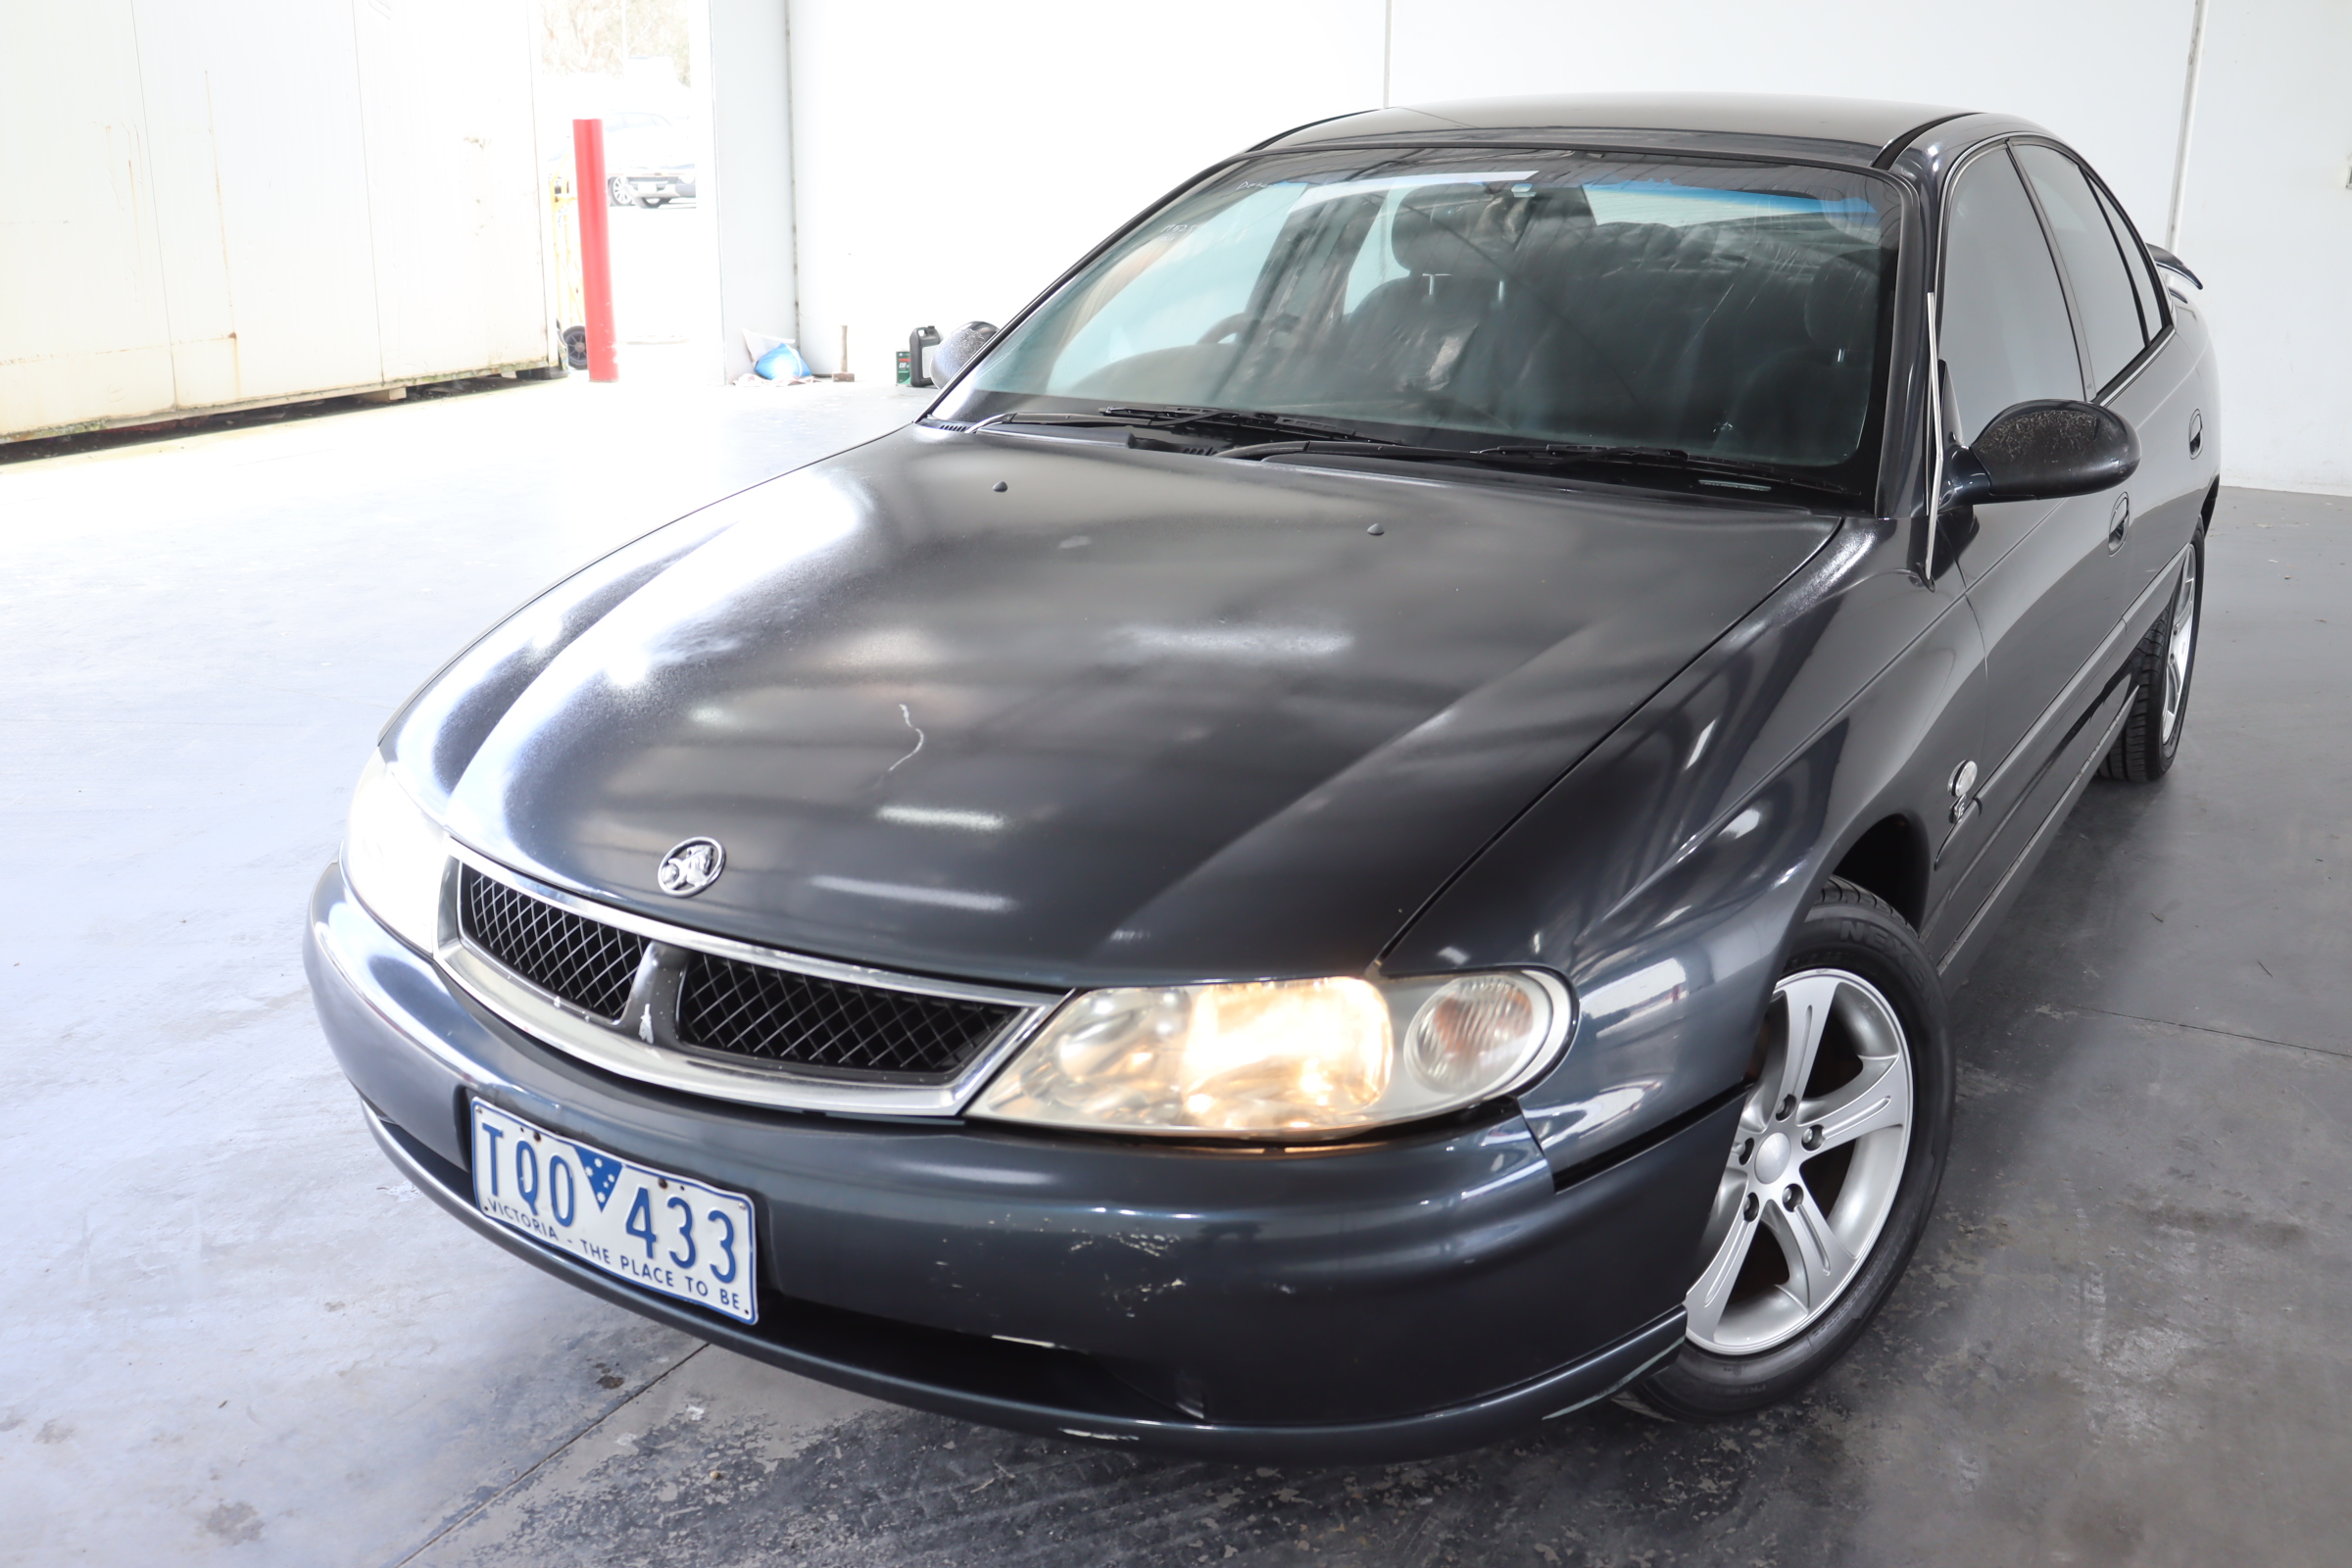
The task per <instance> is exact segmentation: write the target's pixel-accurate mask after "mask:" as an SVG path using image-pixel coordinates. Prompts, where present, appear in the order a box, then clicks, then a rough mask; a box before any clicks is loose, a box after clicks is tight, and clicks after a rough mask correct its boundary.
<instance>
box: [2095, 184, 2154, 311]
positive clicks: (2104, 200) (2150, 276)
mask: <svg viewBox="0 0 2352 1568" xmlns="http://www.w3.org/2000/svg"><path fill="white" fill-rule="evenodd" d="M2091 194H2092V195H2094V196H2096V197H2098V199H2099V211H2100V212H2102V213H2105V214H2106V215H2107V226H2108V227H2109V228H2112V229H2114V230H2115V242H2116V244H2118V245H2120V246H2122V247H2123V251H2124V270H2125V271H2127V272H2129V273H2131V292H2132V293H2134V294H2136V295H2138V296H2139V324H2140V326H2141V327H2142V328H2143V329H2144V330H2145V331H2146V332H2147V334H2148V336H2150V337H2154V336H2155V335H2156V334H2157V333H2159V332H2161V331H2163V330H2164V286H2163V285H2162V284H2161V283H2159V282H2158V281H2157V279H2156V265H2155V264H2154V263H2153V262H2151V261H2149V260H2148V253H2147V252H2146V251H2144V250H2142V249H2140V245H2139V240H2138V239H2137V238H2136V237H2135V236H2134V235H2133V234H2132V232H2131V221H2130V220H2128V219H2127V218H2125V217H2124V214H2123V210H2122V209H2121V208H2119V207H2117V206H2116V205H2115V198H2113V197H2112V196H2109V195H2108V194H2107V193H2106V192H2105V191H2103V190H2101V189H2099V188H2098V187H2097V186H2096V185H2093V186H2092V187H2091Z"/></svg>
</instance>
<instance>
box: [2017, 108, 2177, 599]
mask: <svg viewBox="0 0 2352 1568" xmlns="http://www.w3.org/2000/svg"><path fill="white" fill-rule="evenodd" d="M2016 152H2017V162H2018V167H2019V168H2020V169H2022V170H2023V171H2024V172H2025V175H2026V183H2027V185H2028V187H2029V188H2030V189H2031V190H2032V191H2033V192H2034V201H2035V203H2036V205H2038V206H2039V207H2040V209H2041V214H2042V218H2043V220H2044V221H2046V223H2047V224H2048V227H2049V230H2050V235H2051V237H2052V238H2053V239H2054V240H2055V241H2056V242H2057V251H2058V257H2059V261H2060V263H2061V264H2062V268H2063V270H2064V272H2065V275H2066V280H2067V292H2068V294H2069V296H2070V297H2071V298H2072V299H2073V301H2074V302H2075V318H2076V320H2077V321H2078V322H2079V323H2080V326H2081V336H2082V347H2083V358H2084V360H2085V362H2086V363H2087V364H2088V365H2089V367H2090V384H2091V386H2092V387H2093V388H2094V389H2095V397H2096V400H2097V401H2098V402H2101V403H2104V404H2106V405H2107V406H2108V407H2109V408H2111V409H2113V410H2115V412H2116V413H2118V414H2120V415H2122V416H2123V417H2125V418H2126V419H2128V420H2130V421H2131V428H2132V429H2134V430H2136V431H2138V432H2139V445H2140V463H2139V471H2138V472H2137V473H2134V474H2133V475H2132V476H2131V480H2130V482H2129V483H2127V484H2126V485H2125V486H2124V492H2125V496H2124V501H2125V510H2124V515H2123V516H2122V517H2121V518H2120V519H2118V520H2120V521H2122V522H2123V523H2124V525H2125V533H2124V538H2123V539H2122V540H2120V541H2117V543H2116V548H2117V549H2119V550H2120V551H2121V552H2122V553H2123V556H2124V559H2123V560H2122V561H2121V562H2120V563H2119V565H2120V566H2121V570H2119V571H2118V573H2117V577H2118V580H2119V581H2120V582H2121V584H2122V590H2121V591H2122V595H2123V600H2124V604H2123V607H2122V608H2124V609H2129V608H2131V606H2132V605H2133V604H2135V603H2136V602H2137V601H2138V599H2139V598H2140V596H2141V594H2142V593H2143V592H2145V591H2146V590H2147V589H2149V588H2151V587H2152V586H2154V585H2155V581H2156V578H2157V577H2158V576H2160V575H2162V574H2163V573H2164V571H2165V568H2166V567H2168V566H2170V565H2171V564H2172V563H2173V561H2174V560H2175V558H2177V557H2178V556H2179V555H2180V548H2181V546H2183V545H2185V544H2187V543H2188V538H2189V534H2190V533H2191V531H2192V530H2193V529H2194V528H2195V526H2196V522H2197V515H2198V513H2199V512H2200V511H2201V509H2202V507H2203V504H2204V499H2205V497H2204V489H2203V486H2202V484H2201V483H2200V479H2201V477H2202V475H2203V471H2204V470H2203V466H2200V465H2199V464H2198V463H2197V461H2196V460H2197V458H2198V456H2199V455H2200V453H2201V451H2202V449H2203V445H2204V414H2203V411H2202V409H2201V407H2200V395H2201V392H2202V385H2201V382H2200V380H2199V378H2198V377H2197V375H2196V371H2197V367H2195V366H2192V365H2189V364H2187V363H2185V361H2186V359H2187V358H2188V355H2187V352H2186V349H2185V346H2184V345H2181V344H2179V343H2178V342H2177V341H2176V340H2175V336H2174V334H2173V333H2172V332H2171V331H2170V330H2169V327H2170V325H2171V314H2170V311H2169V309H2168V307H2167V304H2166V301H2165V298H2164V290H2163V288H2162V286H2161V285H2160V284H2159V283H2158V281H2157V278H2156V275H2155V269H2154V268H2153V267H2152V266H2151V265H2150V264H2149V262H2148V258H2147V254H2146V252H2145V251H2144V250H2142V249H2141V247H2140V243H2139V238H2138V236H2137V235H2136V234H2135V233H2133V232H2132V229H2131V222H2130V221H2129V220H2127V219H2126V218H2125V217H2124V215H2123V212H2122V210H2121V209H2119V208H2118V207H2117V206H2116V205H2115V202H2114V200H2113V198H2111V197H2110V196H2108V194H2107V193H2106V192H2105V191H2104V190H2102V189H2100V188H2099V186H2098V184H2097V182H2096V181H2095V180H2093V179H2092V178H2090V176H2089V174H2088V173H2087V172H2086V171H2084V170H2083V169H2082V166H2081V165H2080V164H2078V163H2077V162H2076V161H2075V160H2074V159H2073V158H2072V157H2071V156H2069V155H2068V154H2067V153H2066V152H2065V151H2064V150H2063V149H2061V148H2058V147H2055V146H2051V145H2048V144H2045V143H2038V142H2021V143H2019V144H2018V146H2017V149H2016Z"/></svg>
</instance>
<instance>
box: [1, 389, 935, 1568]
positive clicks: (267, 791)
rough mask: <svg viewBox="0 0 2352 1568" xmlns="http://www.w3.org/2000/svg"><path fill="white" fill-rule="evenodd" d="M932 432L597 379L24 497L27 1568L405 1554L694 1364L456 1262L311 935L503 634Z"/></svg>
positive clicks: (17, 729)
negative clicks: (438, 675) (585, 580)
mask: <svg viewBox="0 0 2352 1568" xmlns="http://www.w3.org/2000/svg"><path fill="white" fill-rule="evenodd" d="M919 407H920V400H919V398H915V399H910V398H909V397H908V396H907V395H906V394H902V393H899V392H897V391H896V390H895V389H887V388H865V387H832V386H816V387H799V388H790V389H774V388H760V389H749V388H747V389H734V388H725V389H712V390H711V391H710V392H709V393H707V394H704V395H701V396H687V395H683V394H676V393H665V394H663V395H662V396H659V397H649V396H645V395H641V394H640V393H639V392H638V391H637V390H636V389H634V388H632V387H629V386H627V385H625V384H624V385H622V386H610V387H597V386H591V385H589V384H588V383H587V382H586V381H585V380H584V379H578V378H575V379H572V380H568V381H563V382H554V383H545V384H531V385H520V386H516V387H514V388H510V389H506V390H502V391H498V392H494V393H486V394H482V395H480V396H476V397H468V398H462V399H450V400H446V401H439V402H418V403H415V404H410V405H395V406H392V407H387V408H382V409H374V410H368V411H365V412H357V413H349V414H342V415H336V416H331V417H320V418H315V419H307V420H302V419H298V420H290V421H288V422H286V423H284V424H278V425H270V426H266V427H260V428H251V429H245V430H240V431H235V432H228V433H221V434H214V435H200V436H195V437H192V438H189V439H185V440H179V441H172V442H166V443H160V444H155V445H146V446H138V447H128V448H123V449H119V450H116V451H112V452H104V453H90V454H84V455H82V456H77V457H72V458H64V459H59V460H55V461H52V462H45V463H38V462H36V463H17V464H11V465H9V466H5V467H0V549H4V551H5V560H6V565H5V567H4V568H0V670H5V671H6V674H5V676H4V677H0V885H5V886H6V888H7V889H8V890H9V894H10V896H9V897H8V898H7V899H6V900H5V901H0V996H4V997H5V1006H0V1169H5V1171H6V1172H7V1173H8V1177H9V1181H10V1184H11V1185H10V1187H9V1190H8V1191H9V1203H8V1212H9V1213H10V1214H11V1216H12V1223H11V1225H10V1227H9V1228H10V1230H11V1231H12V1233H13V1234H14V1235H15V1237H16V1238H17V1241H16V1242H15V1243H14V1245H13V1246H12V1247H11V1248H10V1251H9V1256H8V1265H7V1266H6V1267H0V1323H5V1324H6V1325H7V1326H8V1327H7V1331H6V1332H5V1333H4V1334H0V1520H5V1521H7V1525H8V1528H7V1529H6V1530H5V1531H0V1561H8V1562H24V1563H40V1564H48V1563H57V1562H70V1561H90V1562H100V1563H122V1562H132V1561H137V1562H142V1563H148V1562H153V1563H163V1562H171V1561H177V1560H180V1559H182V1558H185V1557H201V1556H204V1555H207V1554H208V1553H210V1552H211V1551H213V1550H216V1549H218V1548H221V1547H223V1546H228V1545H234V1546H236V1547H237V1548H238V1550H239V1552H240V1554H241V1555H243V1556H245V1557H248V1558H251V1559H253V1560H255V1561H263V1562H282V1563H289V1564H294V1563H299V1564H325V1563H346V1562H348V1563H372V1562H388V1561H394V1560H397V1559H398V1558H399V1557H401V1556H403V1555H406V1554H407V1553H408V1552H409V1551H411V1550H413V1549H414V1548H415V1547H416V1546H417V1544H420V1543H422V1542H423V1541H424V1540H426V1539H428V1538H429V1537H430V1536H431V1535H432V1534H433V1532H435V1531H436V1530H438V1529H440V1528H442V1526H443V1525H445V1524H446V1523H447V1522H448V1521H449V1520H450V1519H452V1518H454V1517H458V1516H460V1515H462V1514H463V1513H464V1511H465V1510H466V1509H467V1508H469V1507H470V1506H472V1504H473V1502H474V1501H475V1500H476V1499H477V1498H478V1497H479V1496H484V1495H491V1494H492V1493H494V1492H495V1491H496V1490H497V1489H498V1488H499V1487H501V1486H504V1485H506V1484H507V1483H508V1482H510V1481H512V1480H513V1479H515V1477H517V1476H519V1475H521V1474H523V1473H524V1472H526V1471H527V1470H529V1469H530V1468H531V1467H532V1466H533V1465H535V1464H537V1463H538V1462H539V1461H540V1460H541V1459H542V1458H543V1457H545V1455H546V1453H547V1452H548V1451H549V1450H550V1449H551V1448H553V1447H554V1446H558V1445H560V1444H562V1443H563V1442H564V1441H565V1440H567V1439H569V1438H571V1437H573V1436H574V1435H576V1434H577V1433H578V1432H579V1431H581V1430H582V1429H583V1428H585V1427H587V1426H588V1425H591V1424H593V1423H594V1422H595V1421H596V1420H597V1419H598V1418H599V1417H600V1416H602V1415H603V1414H605V1413H606V1412H608V1411H609V1410H610V1409H612V1408H613V1407H614V1406H615V1405H616V1404H617V1403H619V1402H620V1401H622V1400H625V1399H626V1398H627V1397H629V1396H630V1395H631V1393H632V1392H633V1391H635V1390H637V1389H639V1388H642V1387H643V1386H645V1385H646V1384H647V1383H648V1382H650V1381H651V1380H652V1379H654V1378H656V1377H658V1376H659V1375H660V1374H661V1373H662V1371H663V1370H665V1369H666V1368H668V1367H669V1366H671V1365H673V1364H675V1362H676V1361H677V1360H678V1358H679V1357H681V1356H683V1355H684V1354H686V1353H687V1352H688V1351H689V1350H691V1349H692V1348H693V1344H692V1342H690V1341H687V1340H684V1339H683V1338H681V1337H680V1336H677V1335H675V1334H672V1333H669V1332H667V1331H664V1330H662V1329H658V1328H656V1327H654V1326H653V1325H651V1324H647V1323H644V1322H641V1321H639V1320H636V1319H634V1318H632V1317H631V1316H630V1315H629V1314H627V1313H621V1312H614V1311H613V1310H611V1309H610V1308H607V1307H604V1306H601V1305H597V1304H595V1303H591V1302H585V1301H578V1300H574V1299H570V1293H567V1292H564V1291H562V1290H561V1289H557V1288H552V1282H549V1281H546V1280H544V1279H543V1278H541V1277H540V1276H539V1275H538V1274H537V1273H536V1272H535V1271H533V1270H531V1269H529V1268H527V1267H523V1266H520V1265H517V1264H515V1263H514V1262H513V1261H512V1260H511V1259H508V1258H505V1257H503V1256H500V1255H496V1254H494V1253H492V1252H490V1251H488V1250H482V1249H479V1248H472V1247H466V1248H455V1249H453V1248H451V1247H450V1246H449V1245H448V1244H449V1242H450V1237H449V1234H448V1226H447V1223H446V1221H445V1219H444V1217H443V1216H441V1215H440V1214H439V1213H438V1211H436V1210H434V1209H433V1207H432V1205H431V1204H430V1203H428V1202H423V1201H418V1200H417V1194H416V1193H415V1192H414V1190H412V1189H410V1188H409V1187H408V1186H407V1185H406V1184H405V1183H403V1182H401V1181H399V1180H398V1179H397V1178H395V1177H393V1176H392V1174H391V1173H390V1171H389V1169H388V1167H386V1166H385V1165H384V1163H383V1161H382V1159H381V1157H380V1156H379V1155H378V1154H377V1153H376V1152H375V1150H374V1148H373V1147H372V1145H371V1144H370V1143H369V1142H368V1138H367V1136H366V1134H365V1133H364V1132H363V1131H362V1130H361V1128H360V1126H359V1123H358V1120H357V1115H356V1111H355V1108H354V1106H353V1104H352V1103H351V1099H350V1093H349V1090H348V1089H347V1088H346V1087H345V1086H344V1085H343V1084H342V1083H341V1082H340V1074H339V1073H337V1072H336V1071H335V1069H334V1066H333V1064H332V1062H331V1061H330V1060H328V1059H327V1058H326V1057H325V1055H324V1054H322V1052H321V1051H320V1049H319V1038H318V1030H317V1025H316V1023H315V1022H314V1020H313V1019H312V1018H311V1016H310V1005H309V1002H308V996H307V993H306V991H305V989H304V984H303V978H302V970H301V962H300V949H299V941H300V935H301V928H302V927H301V922H302V909H303V904H304V900H305V898H306V896H307V892H308V889H309V886H310V884H311V882H312V881H313V880H314V879H315V878H316V876H317V874H318V870H319V866H320V865H322V864H324V862H325V861H326V860H327V859H329V858H332V857H333V854H334V847H335V844H336V842H337V840H338V839H339V837H340V834H341V829H340V826H339V818H340V816H341V812H342V804H341V803H342V799H343V797H344V796H345V795H346V794H347V792H348V791H349V789H350V781H351V779H352V778H353V777H356V775H357V770H358V768H359V765H360V763H361V762H362V761H363V760H365V758H366V755H367V752H368V746H369V744H370V742H371V741H372V739H373V737H374V735H375V733H376V731H377V729H378V728H379V727H380V726H381V725H382V723H383V721H384V719H385V718H386V717H387V716H388V715H389V712H390V711H391V708H392V706H393V705H394V704H395V703H397V702H398V701H399V700H400V699H401V698H402V697H403V696H404V695H405V694H406V693H407V692H408V691H409V690H410V689H411V688H412V687H414V686H415V685H416V684H417V682H418V681H419V680H420V679H422V678H423V677H424V676H425V675H427V674H429V673H430V672H431V671H432V670H433V669H434V668H435V667H436V666H437V665H438V664H439V663H440V662H442V661H443V660H445V659H446V658H448V657H449V655H450V654H451V653H452V652H454V651H455V650H456V649H457V648H458V647H459V646H461V645H462V643H463V642H464V641H465V640H466V639H468V638H469V637H471V636H472V635H473V634H474V633H475V632H477V631H478V630H480V629H481V628H482V627H483V626H484V625H485V624H487V623H488V622H489V621H490V620H491V619H492V618H494V617H496V616H497V615H499V614H501V613H504V612H505V611H506V610H508V609H510V608H511V607H513V606H514V605H515V604H516V603H517V602H519V601H520V600H522V599H523V598H525V597H526V596H527V595H529V594H530V593H532V592H534V591H535V590H536V589H537V588H539V587H540V586H542V585H544V584H545V583H546V582H548V581H549V580H551V579H553V578H554V577H556V576H557V575H559V574H561V573H562V572H563V571H564V570H567V569H569V568H570V567H572V566H574V565H577V564H581V563H582V562H585V561H587V560H590V559H593V558H594V557H595V556H597V555H599V554H601V553H602V552H604V551H605V550H607V549H610V548H612V547H613V545H616V544H618V543H620V542H622V541H623V540H625V539H627V538H630V537H633V536H634V535H636V534H638V533H641V532H643V531H644V530H645V529H646V528H647V527H648V526H649V525H651V524H653V523H656V522H659V521H661V520H662V519H663V518H666V517H669V516H673V515H679V514H681V513H684V512H686V511H689V510H691V509H692V508H694V507H697V506H701V505H704V504H707V503H708V502H710V501H711V500H713V499H715V498H716V497H718V496H720V495H723V494H726V493H728V492H730V491H732V490H735V489H738V488H741V487H742V486H744V485H746V484H750V483H753V482H755V481H757V480H759V479H760V478H762V477H765V476H766V475H768V474H771V473H774V472H776V471H778V470H779V469H780V468H783V467H786V466H791V465H792V464H795V463H797V462H801V461H805V460H807V459H809V458H811V457H815V456H819V455H821V454H823V453H825V452H828V451H832V450H835V449H837V448H840V447H842V446H846V445H850V444H852V443H854V442H856V441H858V440H861V439H865V438H868V437H870V436H872V435H875V434H878V433H880V432H881V431H882V430H884V429H887V428H889V427H890V426H892V425H894V424H897V423H899V422H902V421H903V420H904V419H906V418H907V417H909V416H910V415H911V414H912V413H913V412H915V411H916V410H918V409H919Z"/></svg>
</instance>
